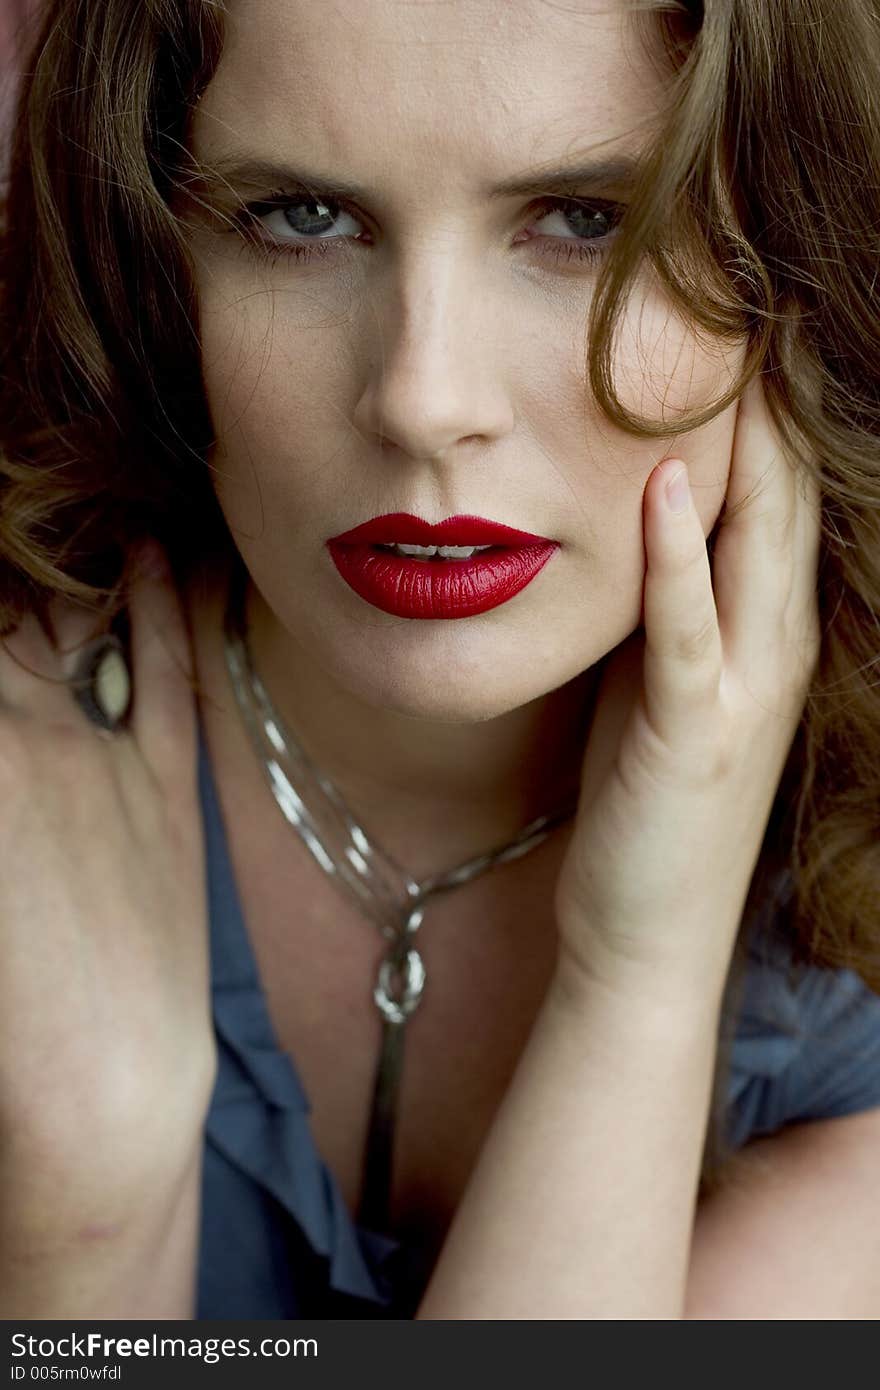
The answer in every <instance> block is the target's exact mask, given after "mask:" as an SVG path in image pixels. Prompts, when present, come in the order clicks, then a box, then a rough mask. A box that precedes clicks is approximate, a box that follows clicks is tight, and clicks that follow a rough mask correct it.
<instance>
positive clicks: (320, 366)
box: [197, 274, 353, 530]
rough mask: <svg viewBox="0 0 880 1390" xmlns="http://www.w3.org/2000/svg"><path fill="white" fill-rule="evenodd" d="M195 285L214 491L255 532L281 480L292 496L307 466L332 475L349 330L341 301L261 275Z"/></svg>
mask: <svg viewBox="0 0 880 1390" xmlns="http://www.w3.org/2000/svg"><path fill="white" fill-rule="evenodd" d="M197 288H198V292H199V306H200V310H199V323H200V335H201V347H202V377H203V382H204V387H205V393H206V397H207V400H208V406H209V409H210V412H211V419H212V422H213V426H214V431H215V434H216V438H217V443H216V446H215V453H214V458H213V463H214V466H215V472H214V475H213V476H214V485H215V490H216V492H217V495H218V497H219V499H220V502H221V505H222V507H223V509H224V511H225V512H226V515H227V519H233V520H234V521H235V523H236V525H237V526H240V527H242V528H244V529H246V530H251V529H252V528H253V526H254V525H255V524H256V523H257V522H259V524H260V525H262V524H263V523H264V521H265V516H264V512H265V505H266V501H267V498H268V497H270V496H271V494H272V493H273V492H274V490H275V487H276V485H278V486H280V485H283V486H284V488H285V490H286V491H287V492H288V493H289V492H290V488H291V484H292V483H293V482H294V480H295V479H296V478H297V477H299V476H301V475H302V474H303V473H306V474H308V475H312V476H313V475H314V474H315V471H316V470H318V469H322V470H326V471H327V473H328V475H329V474H330V473H332V469H333V458H334V455H335V454H337V453H338V446H339V439H340V432H339V424H340V411H341V410H342V411H343V412H344V404H343V402H344V398H345V393H346V389H347V387H346V383H347V382H348V381H349V379H350V377H351V374H352V371H353V365H352V363H351V342H352V331H353V330H352V326H351V322H350V318H349V315H348V312H347V311H346V309H345V307H344V306H342V309H341V311H340V312H333V311H332V306H330V307H329V308H328V306H326V305H321V304H319V303H317V301H316V297H315V296H314V295H308V294H307V293H306V292H305V291H304V290H302V289H299V288H297V289H293V288H291V289H290V291H289V292H287V291H285V293H283V294H279V293H278V290H277V286H275V287H267V286H266V284H265V282H261V280H260V279H259V277H258V276H244V275H242V276H238V275H227V276H225V277H224V276H223V275H222V274H214V275H213V276H212V277H211V278H210V279H208V278H207V277H206V278H205V279H204V280H203V281H202V283H201V284H199V285H198V286H197ZM321 441H326V444H324V445H322V444H321ZM304 461H305V462H306V464H307V467H306V468H305V469H303V467H302V465H303V462H304ZM294 464H298V465H299V466H298V467H294V466H293V465H294ZM328 481H329V476H328Z"/></svg>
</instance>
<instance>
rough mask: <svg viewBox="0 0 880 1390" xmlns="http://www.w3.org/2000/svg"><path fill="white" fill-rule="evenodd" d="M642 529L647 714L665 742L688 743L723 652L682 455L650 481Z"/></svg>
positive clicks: (718, 672)
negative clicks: (644, 563)
mask: <svg viewBox="0 0 880 1390" xmlns="http://www.w3.org/2000/svg"><path fill="white" fill-rule="evenodd" d="M682 485H683V487H682ZM670 486H671V487H672V495H671V496H670ZM677 489H682V490H681V491H680V492H679V494H678V502H677V503H676V490H677ZM676 505H679V506H680V510H675V506H676ZM644 532H645V551H646V570H645V592H644V626H645V665H644V688H645V701H646V711H645V712H646V715H647V718H648V721H649V723H650V726H651V728H652V729H653V730H654V731H655V733H656V734H657V735H658V736H659V737H660V738H661V739H662V740H663V742H664V743H666V744H667V745H669V746H677V745H678V746H681V745H683V744H684V743H690V744H691V745H692V741H693V733H694V718H695V715H696V714H697V713H698V712H699V711H700V710H701V709H702V708H704V707H706V706H707V704H708V703H709V702H711V701H712V700H714V698H715V696H716V695H717V691H718V684H719V681H720V679H721V669H722V656H723V653H722V647H721V634H720V632H719V629H718V615H717V613H716V610H715V600H714V597H713V593H712V574H711V570H710V566H709V555H708V552H707V550H706V537H705V535H704V534H703V525H702V522H701V520H700V517H699V515H698V513H697V509H696V507H695V506H694V503H693V498H692V497H691V494H690V488H689V485H688V473H687V466H686V465H685V464H684V463H683V462H682V460H681V459H665V460H664V461H663V462H662V463H661V464H660V465H659V466H658V467H657V468H655V469H654V471H653V473H652V474H651V476H650V478H649V479H648V483H647V486H646V488H645V498H644Z"/></svg>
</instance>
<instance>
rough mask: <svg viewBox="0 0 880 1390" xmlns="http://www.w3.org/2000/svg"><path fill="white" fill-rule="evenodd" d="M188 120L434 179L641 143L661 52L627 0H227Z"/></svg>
mask: <svg viewBox="0 0 880 1390" xmlns="http://www.w3.org/2000/svg"><path fill="white" fill-rule="evenodd" d="M227 9H228V14H227V18H226V35H227V36H226V42H225V45H224V51H223V56H222V59H221V62H220V65H219V67H218V69H217V72H216V74H215V76H214V78H213V80H212V82H211V84H210V86H209V88H208V90H207V92H206V93H205V96H204V98H203V100H202V102H201V103H200V105H199V108H198V111H197V115H196V119H195V124H194V128H193V135H194V140H195V143H196V147H197V149H198V152H199V154H200V155H201V156H202V157H204V158H207V159H210V157H211V155H212V154H215V153H217V154H219V153H228V152H229V150H230V148H234V149H236V150H238V149H241V148H246V149H248V150H249V151H255V150H256V151H258V152H259V153H261V154H263V155H267V154H270V153H274V154H278V155H280V154H284V155H288V154H290V155H294V154H296V153H297V152H298V151H300V150H304V151H307V152H308V156H309V159H310V161H311V162H312V163H313V164H316V163H317V162H318V161H320V162H321V164H322V165H324V166H327V167H328V168H330V169H332V170H333V171H337V172H341V171H342V169H343V168H344V169H345V170H346V171H354V170H356V171H357V174H358V176H359V177H360V178H366V177H372V178H373V179H374V180H375V181H377V182H378V181H381V180H382V178H383V177H385V178H386V179H388V180H390V179H391V178H393V176H394V173H395V172H396V171H397V170H399V168H400V162H401V160H405V167H406V174H407V178H410V177H412V176H414V175H416V174H417V172H418V171H420V172H421V174H422V175H423V176H424V177H425V178H430V179H431V181H432V183H433V186H434V187H435V188H436V183H437V180H438V178H442V177H443V176H444V171H454V173H455V175H456V177H459V178H465V179H468V178H470V177H471V176H472V177H473V180H474V182H475V183H477V182H479V183H481V184H482V183H483V182H484V181H485V180H486V179H492V178H494V177H499V178H501V177H503V176H504V174H505V173H512V172H515V171H517V170H519V169H521V168H528V167H531V166H532V165H533V164H540V163H541V162H542V161H545V160H552V159H554V158H556V157H558V156H559V155H561V154H570V153H572V152H573V151H575V150H582V151H585V152H586V151H588V150H592V151H595V152H598V153H601V154H602V155H603V156H604V155H608V154H613V153H614V152H615V150H616V149H619V148H620V149H622V148H624V147H626V148H628V149H633V148H634V147H637V145H638V143H639V142H640V138H643V136H644V135H647V134H649V133H650V130H651V128H652V126H653V124H654V123H655V121H656V119H657V114H658V109H659V106H660V103H661V101H662V97H663V91H664V86H665V83H664V76H663V71H662V65H661V64H660V63H659V62H657V61H656V58H654V57H652V55H651V54H650V53H649V51H648V48H647V46H646V43H645V37H644V35H645V32H646V31H645V27H644V23H642V25H639V26H638V27H637V21H636V19H635V18H634V15H633V8H632V6H631V4H628V3H627V0H566V3H565V4H564V5H560V4H558V3H556V0H428V2H427V3H425V0H421V2H420V3H413V0H366V3H365V0H318V3H316V0H228V5H227Z"/></svg>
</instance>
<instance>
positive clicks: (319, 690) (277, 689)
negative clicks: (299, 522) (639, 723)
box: [212, 586, 598, 872]
mask: <svg viewBox="0 0 880 1390" xmlns="http://www.w3.org/2000/svg"><path fill="white" fill-rule="evenodd" d="M246 615H247V640H248V646H249V648H250V653H251V659H252V662H253V666H254V669H255V671H256V672H257V673H258V675H259V676H260V679H261V680H262V682H263V684H264V685H265V687H266V689H267V691H268V693H269V696H270V698H271V700H272V703H273V705H274V706H275V708H276V710H277V712H278V714H279V715H280V717H281V719H282V720H283V722H284V723H285V725H286V726H287V728H288V730H289V731H290V733H291V734H292V735H293V737H294V738H295V739H296V741H297V743H298V744H299V745H300V747H301V748H302V749H303V751H304V752H305V753H306V754H307V756H308V757H309V758H310V759H311V760H312V761H313V762H314V763H315V764H316V765H317V767H318V768H319V769H320V770H321V771H322V772H323V773H325V774H326V775H327V776H328V777H329V778H330V779H331V781H332V782H333V783H334V784H335V786H336V787H337V789H338V790H339V792H340V793H341V794H342V796H343V797H344V799H345V801H346V802H347V804H348V805H349V807H350V808H351V810H352V812H353V813H354V814H355V815H356V817H357V818H358V820H359V821H360V822H361V823H362V824H363V826H364V829H365V830H366V832H367V834H368V835H369V836H370V838H371V839H373V840H374V841H376V842H377V843H378V844H380V845H381V846H382V847H383V848H384V849H387V850H388V851H389V852H390V853H391V854H392V855H393V856H394V857H395V858H397V859H398V861H399V862H401V863H403V864H406V865H407V866H408V867H409V868H410V871H411V872H416V871H417V870H419V869H424V870H426V871H431V872H435V871H439V870H442V869H447V868H449V867H451V866H453V865H454V864H456V863H459V862H462V861H464V860H466V859H468V858H470V857H472V856H473V855H476V854H479V853H481V852H483V851H486V850H489V849H492V848H496V847H498V846H499V845H502V844H506V843H507V842H508V841H510V840H511V839H513V837H514V836H515V835H516V834H517V833H518V832H519V831H520V830H522V828H523V827H524V826H525V825H527V824H528V823H529V822H530V821H532V820H534V819H536V818H537V817H538V816H543V815H546V814H548V813H551V812H554V811H557V810H559V809H561V808H562V807H564V806H566V805H571V806H573V805H574V802H575V801H576V799H577V794H578V788H579V783H580V764H581V759H582V757H583V747H584V740H585V737H586V731H587V724H588V716H589V712H590V710H591V705H592V699H591V697H592V694H593V691H594V688H595V683H596V679H597V675H598V670H597V668H590V669H589V670H587V671H585V672H583V673H581V674H580V675H579V676H578V677H577V678H575V679H574V680H572V681H570V682H568V683H567V684H566V685H564V686H561V687H560V688H559V689H557V690H553V691H550V692H549V693H548V694H546V695H543V696H541V697H539V698H537V699H535V700H533V701H530V702H529V703H528V704H527V705H524V706H521V707H519V708H517V709H514V710H511V711H509V712H508V713H506V714H503V715H500V716H498V717H497V718H493V719H489V720H484V721H480V722H478V723H441V722H436V721H428V720H423V719H417V718H413V717H410V716H406V715H402V714H400V713H399V712H397V711H393V710H389V709H386V708H382V707H377V706H374V705H370V704H367V703H365V702H364V701H363V700H361V699H359V698H358V697H357V695H355V694H352V692H351V691H349V690H347V689H345V688H343V687H342V686H340V685H339V684H338V683H336V682H334V680H333V679H332V677H331V676H330V675H329V674H328V673H327V671H325V670H324V669H323V668H322V667H321V666H319V665H318V663H316V662H314V661H311V660H309V659H308V658H307V657H306V655H305V654H304V653H303V652H302V651H301V649H300V648H299V647H298V645H297V644H296V642H295V641H294V640H293V639H292V638H291V636H290V634H289V633H288V632H287V631H286V630H285V629H284V628H282V627H281V625H280V624H279V623H278V621H277V619H276V618H275V616H274V614H273V613H272V611H271V610H270V609H269V608H268V607H267V605H266V604H265V603H264V601H263V600H262V598H261V596H260V595H259V594H258V593H257V591H256V590H254V588H253V587H252V586H249V591H248V595H247V602H246ZM212 626H213V627H214V629H215V631H216V630H217V628H218V627H220V628H222V606H219V607H218V608H217V609H215V613H214V620H213V623H212ZM217 635H218V639H219V635H220V634H219V632H218V633H217ZM221 664H222V663H221ZM214 669H215V672H216V671H218V667H216V666H215V668H214ZM221 702H222V703H223V704H224V705H225V706H230V703H231V704H232V705H234V700H232V697H231V689H230V687H229V685H228V683H227V684H226V686H225V689H224V691H223V695H222V697H221ZM236 715H237V711H236Z"/></svg>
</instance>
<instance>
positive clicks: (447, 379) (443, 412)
mask: <svg viewBox="0 0 880 1390" xmlns="http://www.w3.org/2000/svg"><path fill="white" fill-rule="evenodd" d="M448 252H449V247H448V246H447V247H446V248H445V249H444V254H443V256H442V257H440V258H439V260H440V261H441V262H442V263H438V258H437V257H435V258H434V261H433V263H431V264H427V263H426V260H425V259H424V258H421V259H420V260H419V262H418V263H417V264H416V263H411V264H410V265H409V267H408V271H407V273H405V274H403V273H401V275H400V277H399V278H398V280H397V282H396V285H395V287H394V289H393V291H392V292H391V293H390V294H389V296H388V299H387V301H385V302H382V301H379V302H378V304H377V301H376V299H375V298H374V299H373V301H372V302H373V304H374V306H377V308H376V315H375V318H374V319H373V320H372V329H373V333H374V334H375V337H374V340H373V344H372V348H373V352H372V359H371V364H370V367H369V371H368V377H367V381H366V384H365V387H364V390H363V393H362V394H361V396H360V399H359V400H358V403H357V407H356V409H355V413H354V424H355V425H356V426H357V428H358V430H359V431H360V432H361V433H362V434H364V435H366V436H367V437H369V438H374V439H376V440H377V441H378V443H379V444H380V446H382V447H384V448H385V449H386V451H387V450H388V449H389V448H390V449H392V450H393V449H396V450H397V451H399V453H400V454H401V455H402V456H405V457H406V458H408V459H413V460H414V459H421V460H424V459H430V460H435V459H442V460H447V459H449V458H450V456H451V455H453V454H454V453H455V450H456V446H457V445H460V444H463V443H469V442H476V441H479V442H480V443H482V444H486V443H490V442H493V441H495V440H497V439H499V438H501V437H502V436H503V435H504V434H506V433H508V432H509V431H510V430H511V428H512V423H513V414H512V408H511V402H510V396H509V391H508V389H507V387H506V384H505V373H504V352H503V346H502V342H501V338H502V336H503V335H502V333H501V331H500V330H499V329H498V328H494V329H493V325H492V320H491V315H490V314H489V312H488V307H487V303H486V286H485V278H484V277H483V282H482V293H481V285H480V284H479V283H476V281H477V278H478V277H479V270H478V269H477V268H476V267H474V268H473V269H472V270H471V271H468V272H463V271H462V270H461V269H460V267H459V268H458V269H456V267H455V266H450V265H449V264H448V260H447V256H448ZM449 259H453V258H452V257H449ZM484 274H485V272H484Z"/></svg>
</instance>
